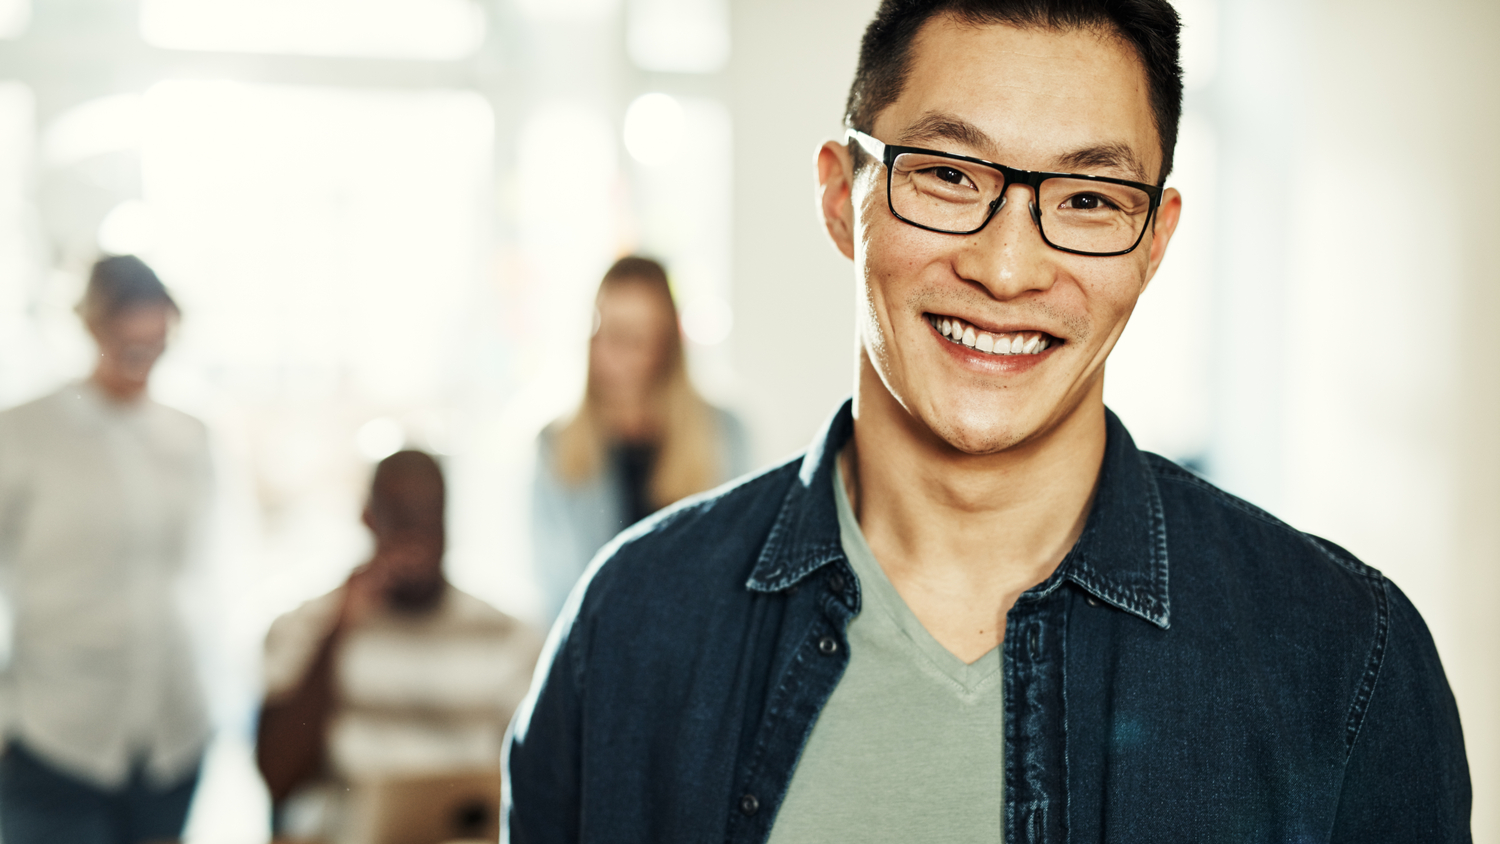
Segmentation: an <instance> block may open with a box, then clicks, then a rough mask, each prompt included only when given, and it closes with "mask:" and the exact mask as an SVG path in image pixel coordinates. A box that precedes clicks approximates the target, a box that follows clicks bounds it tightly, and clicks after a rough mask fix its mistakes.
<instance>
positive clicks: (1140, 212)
mask: <svg viewBox="0 0 1500 844" xmlns="http://www.w3.org/2000/svg"><path fill="white" fill-rule="evenodd" d="M890 178H891V186H890V187H891V190H890V194H891V210H893V211H895V212H896V214H898V215H900V216H901V217H903V218H905V219H907V220H909V221H911V222H913V223H916V224H917V225H920V226H925V227H927V228H932V229H938V230H940V231H946V232H953V233H955V234H964V233H967V232H972V231H974V230H975V229H978V228H979V227H980V226H982V225H984V222H985V219H986V218H987V217H988V216H989V214H990V207H991V205H992V204H993V203H994V202H995V200H997V199H999V198H1000V196H1001V195H1002V194H1003V193H1004V192H1005V177H1004V175H1002V174H1001V173H1000V171H998V170H993V169H991V168H989V167H984V166H981V165H978V164H971V163H968V162H964V161H958V160H955V159H952V158H943V157H941V156H935V155H921V154H917V153H902V154H901V155H898V156H897V157H896V160H895V161H894V162H893V163H892V165H891V175H890ZM1037 194H1038V195H1037V198H1036V201H1037V207H1038V208H1039V209H1040V212H1041V227H1042V234H1043V236H1045V237H1046V238H1047V240H1048V241H1050V242H1051V243H1052V245H1054V246H1058V247H1061V248H1063V249H1072V250H1076V251H1079V252H1098V253H1107V252H1121V251H1124V250H1127V249H1130V248H1131V247H1132V246H1134V245H1135V243H1136V241H1137V240H1138V239H1139V238H1140V235H1141V230H1142V229H1143V228H1144V227H1145V225H1146V220H1147V218H1148V217H1149V216H1150V211H1151V197H1150V195H1149V194H1147V193H1146V192H1145V191H1143V190H1141V189H1140V188H1133V187H1130V186H1129V185H1116V184H1110V183H1108V182H1096V181H1093V180H1090V179H1069V178H1065V177H1053V178H1049V179H1047V180H1046V181H1044V182H1042V184H1041V187H1040V189H1039V190H1038V192H1037Z"/></svg>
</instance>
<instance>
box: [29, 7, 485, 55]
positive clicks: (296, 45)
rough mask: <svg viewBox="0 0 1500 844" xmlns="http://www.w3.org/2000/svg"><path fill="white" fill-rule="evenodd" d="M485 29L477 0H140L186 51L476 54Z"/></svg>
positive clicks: (150, 28) (152, 29)
mask: <svg viewBox="0 0 1500 844" xmlns="http://www.w3.org/2000/svg"><path fill="white" fill-rule="evenodd" d="M0 2H3V0H0ZM12 2H13V0H12ZM484 31H485V19H484V12H483V10H482V9H481V8H480V6H479V4H478V3H477V2H476V0H143V2H142V3H141V34H142V36H143V37H144V38H145V39H146V41H148V42H149V43H151V44H155V45H156V46H159V47H173V48H178V49H184V50H222V51H229V52H246V53H298V54H309V55H329V56H384V57H391V58H409V59H456V58H461V57H463V56H466V55H468V54H469V53H472V52H473V51H474V50H475V49H476V48H477V47H478V46H479V45H480V43H481V42H483V41H484Z"/></svg>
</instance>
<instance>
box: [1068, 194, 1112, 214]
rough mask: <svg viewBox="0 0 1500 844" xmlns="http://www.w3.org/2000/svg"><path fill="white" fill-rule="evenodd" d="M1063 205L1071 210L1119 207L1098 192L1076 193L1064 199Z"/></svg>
mask: <svg viewBox="0 0 1500 844" xmlns="http://www.w3.org/2000/svg"><path fill="white" fill-rule="evenodd" d="M1062 207H1063V208H1066V209H1067V210H1069V211H1105V210H1117V209H1118V208H1119V206H1117V205H1115V204H1114V203H1113V202H1111V201H1110V200H1109V198H1108V197H1104V196H1100V195H1099V194H1097V193H1075V194H1073V195H1072V196H1070V197H1068V198H1067V199H1065V200H1063V204H1062Z"/></svg>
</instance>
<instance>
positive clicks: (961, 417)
mask: <svg viewBox="0 0 1500 844" xmlns="http://www.w3.org/2000/svg"><path fill="white" fill-rule="evenodd" d="M923 421H924V422H925V423H926V425H927V428H928V429H929V430H931V431H932V433H933V434H935V435H936V436H937V437H938V439H941V440H942V441H943V442H945V443H947V444H948V445H949V446H950V447H952V448H954V449H957V450H958V451H961V452H963V453H964V454H976V455H977V454H995V453H996V452H1001V451H1005V450H1006V449H1010V448H1014V447H1015V446H1017V445H1019V444H1021V443H1023V442H1025V441H1026V440H1027V439H1029V438H1030V437H1031V435H1032V434H1033V433H1035V431H1034V430H1033V426H1030V425H1027V424H1026V423H1025V421H1023V420H1022V419H1020V418H1018V414H1016V413H1015V412H1014V411H1013V410H1009V409H1003V408H974V409H971V410H968V411H959V412H955V411H953V410H952V409H951V405H950V406H949V409H947V410H945V411H938V412H936V413H933V414H932V415H931V416H930V417H929V418H928V419H925V420H923Z"/></svg>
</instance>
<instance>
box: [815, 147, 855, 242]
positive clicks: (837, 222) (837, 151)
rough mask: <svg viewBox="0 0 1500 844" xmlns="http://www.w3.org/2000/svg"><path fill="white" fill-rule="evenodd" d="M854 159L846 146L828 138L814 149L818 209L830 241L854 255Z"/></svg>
mask: <svg viewBox="0 0 1500 844" xmlns="http://www.w3.org/2000/svg"><path fill="white" fill-rule="evenodd" d="M853 187H854V162H853V161H852V160H851V159H850V157H849V148H848V147H846V146H844V145H843V144H841V143H838V142H837V141H828V142H826V143H824V144H823V146H822V147H821V148H819V149H818V211H819V212H820V213H821V214H822V215H823V226H824V228H826V229H827V230H828V237H829V238H831V239H832V240H833V245H834V246H836V247H838V250H839V251H840V252H842V253H844V257H845V258H849V259H851V260H852V259H853V258H854V203H853V201H852V199H851V197H852V194H853Z"/></svg>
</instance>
